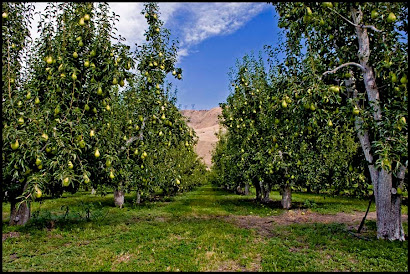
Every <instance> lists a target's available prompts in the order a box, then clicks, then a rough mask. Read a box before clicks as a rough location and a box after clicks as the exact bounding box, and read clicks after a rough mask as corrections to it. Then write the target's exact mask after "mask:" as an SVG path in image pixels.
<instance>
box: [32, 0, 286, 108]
mask: <svg viewBox="0 0 410 274" xmlns="http://www.w3.org/2000/svg"><path fill="white" fill-rule="evenodd" d="M46 4H47V3H44V2H37V3H35V6H36V11H42V10H44V8H45V7H46ZM109 4H110V7H111V9H112V11H113V12H115V13H116V14H117V15H119V16H120V18H119V22H118V23H117V24H116V27H117V29H118V32H117V34H120V35H121V36H122V37H124V38H125V39H126V41H125V43H126V44H128V45H130V46H131V49H132V50H134V49H135V43H138V44H141V43H143V42H145V37H144V32H145V30H146V29H147V27H148V25H147V22H146V19H145V18H144V16H143V15H141V11H142V9H143V2H109ZM158 4H159V10H160V15H159V18H160V19H161V20H162V21H163V22H164V23H165V24H164V27H165V28H167V29H169V30H170V31H171V38H177V39H178V40H179V52H178V63H177V66H178V67H180V68H182V70H183V73H182V77H183V79H182V80H179V81H176V80H172V81H171V82H172V83H173V87H174V88H177V90H178V92H177V98H178V101H177V106H179V105H181V106H182V109H185V107H186V106H187V108H188V109H192V105H193V104H195V107H194V108H195V109H197V110H198V109H211V108H213V107H217V106H218V105H219V103H221V102H224V101H225V100H226V97H227V96H228V95H229V87H230V84H229V76H228V72H229V70H230V68H232V67H234V66H235V62H236V60H237V59H241V58H242V57H243V56H244V55H245V54H249V53H251V52H254V54H255V55H256V56H257V55H258V53H259V51H262V50H263V46H264V45H274V44H275V43H277V36H278V27H277V16H275V14H276V12H275V10H274V8H273V6H272V5H271V4H267V3H266V2H159V3H158ZM34 19H35V22H33V24H32V37H33V38H36V37H38V34H37V33H36V30H37V21H38V16H35V17H34Z"/></svg>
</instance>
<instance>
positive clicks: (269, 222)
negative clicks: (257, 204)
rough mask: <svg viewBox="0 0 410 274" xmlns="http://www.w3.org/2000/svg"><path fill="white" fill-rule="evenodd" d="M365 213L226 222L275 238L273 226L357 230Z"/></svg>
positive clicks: (300, 213)
mask: <svg viewBox="0 0 410 274" xmlns="http://www.w3.org/2000/svg"><path fill="white" fill-rule="evenodd" d="M364 214H365V213H364V212H354V213H344V212H339V213H337V214H319V213H316V212H312V211H310V210H289V211H287V212H285V213H283V214H282V215H279V216H270V217H260V216H226V217H224V219H225V220H227V221H229V222H233V223H235V224H236V225H238V226H239V227H242V228H248V229H255V230H256V231H257V232H258V233H259V234H261V235H262V236H268V237H269V236H270V237H272V236H274V232H273V231H274V230H273V226H282V225H291V224H302V223H343V224H346V225H348V226H350V227H351V228H352V229H357V228H358V227H359V224H360V222H361V221H362V219H363V217H364ZM367 220H376V212H369V213H368V214H367V217H366V221H367ZM402 221H404V222H407V221H408V215H404V214H403V215H402Z"/></svg>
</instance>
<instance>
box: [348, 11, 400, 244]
mask: <svg viewBox="0 0 410 274" xmlns="http://www.w3.org/2000/svg"><path fill="white" fill-rule="evenodd" d="M351 16H352V19H353V23H354V24H355V30H356V34H357V39H358V44H359V52H358V57H359V60H360V65H361V67H362V75H363V81H364V84H365V88H366V93H367V98H368V101H369V104H370V105H371V106H372V108H373V119H374V120H375V122H376V124H377V123H378V122H380V121H381V120H382V112H381V108H380V95H379V89H378V87H377V85H376V78H375V76H374V72H373V68H372V67H371V65H370V64H369V57H370V41H369V36H368V34H367V28H364V27H362V24H363V22H362V20H363V13H362V11H361V10H360V9H359V10H357V9H354V8H352V9H351ZM355 95H357V92H356V93H355ZM362 122H363V120H362V119H361V118H360V117H357V118H356V130H357V134H358V137H359V140H360V144H361V146H362V149H363V152H364V154H365V158H366V160H367V162H368V168H369V172H370V176H371V180H372V184H373V191H374V196H375V203H376V213H377V221H376V225H377V238H379V239H388V240H400V241H404V240H405V239H404V231H403V226H402V222H401V195H397V193H395V189H396V188H394V186H393V175H392V173H391V172H388V171H386V170H384V169H380V170H378V169H376V168H375V167H374V165H373V164H374V163H373V160H374V159H373V154H372V152H371V142H370V140H369V133H368V132H367V131H366V130H363V129H362V127H361V125H362Z"/></svg>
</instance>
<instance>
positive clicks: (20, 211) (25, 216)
mask: <svg viewBox="0 0 410 274" xmlns="http://www.w3.org/2000/svg"><path fill="white" fill-rule="evenodd" d="M18 205H19V202H18V201H16V200H15V199H13V200H12V201H11V210H10V222H9V224H10V225H25V224H26V223H27V222H28V221H29V220H30V202H28V201H25V202H22V203H20V206H18ZM17 207H18V208H17Z"/></svg>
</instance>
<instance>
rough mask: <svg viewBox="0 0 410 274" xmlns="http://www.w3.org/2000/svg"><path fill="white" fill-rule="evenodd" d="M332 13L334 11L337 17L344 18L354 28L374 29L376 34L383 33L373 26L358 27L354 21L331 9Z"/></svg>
mask: <svg viewBox="0 0 410 274" xmlns="http://www.w3.org/2000/svg"><path fill="white" fill-rule="evenodd" d="M329 9H330V10H331V11H333V12H334V13H336V14H337V15H339V16H340V17H342V18H343V19H344V20H346V21H347V22H348V23H349V24H351V25H352V26H355V27H359V28H364V29H372V30H374V31H375V32H382V31H381V30H379V29H377V28H376V27H375V26H371V25H369V26H368V25H357V24H355V23H353V22H352V21H350V20H349V19H347V18H346V17H344V16H343V15H341V14H340V13H338V12H337V11H335V10H334V9H332V8H329Z"/></svg>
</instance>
